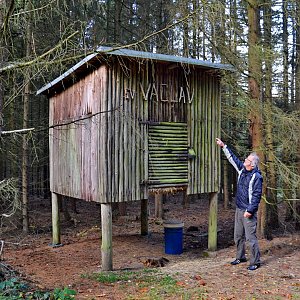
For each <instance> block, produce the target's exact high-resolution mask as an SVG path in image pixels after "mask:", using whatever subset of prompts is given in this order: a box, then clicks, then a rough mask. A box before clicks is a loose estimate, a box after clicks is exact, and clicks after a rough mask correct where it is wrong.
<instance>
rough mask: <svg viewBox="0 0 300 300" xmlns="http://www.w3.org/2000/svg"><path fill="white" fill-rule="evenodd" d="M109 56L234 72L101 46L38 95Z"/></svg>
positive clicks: (228, 68)
mask: <svg viewBox="0 0 300 300" xmlns="http://www.w3.org/2000/svg"><path fill="white" fill-rule="evenodd" d="M109 56H121V57H130V58H136V59H140V60H153V61H160V62H170V63H174V64H182V65H193V66H198V67H201V68H204V69H208V70H225V71H231V72H232V71H234V68H233V66H232V65H229V64H220V63H212V62H209V61H202V60H198V59H194V58H187V57H182V56H174V55H167V54H158V53H151V52H143V51H136V50H130V49H126V48H112V47H105V46H100V47H99V48H97V50H96V52H95V53H92V54H90V55H88V56H86V57H85V58H84V59H83V60H81V61H80V62H79V63H77V64H76V65H74V66H73V67H72V68H70V69H69V70H68V71H66V72H65V73H63V74H62V75H61V76H59V77H57V78H56V79H54V80H53V81H51V82H50V83H48V84H46V85H45V86H43V87H42V88H41V89H39V90H38V91H37V93H36V94H37V95H39V94H45V95H47V94H50V92H51V90H53V89H54V88H55V87H56V86H58V85H60V88H61V86H64V82H65V81H66V82H70V81H71V82H72V81H73V82H75V81H76V76H77V75H78V74H80V73H85V72H88V71H90V70H91V68H93V66H94V68H95V65H97V64H99V62H101V61H103V58H105V57H106V58H107V57H109Z"/></svg>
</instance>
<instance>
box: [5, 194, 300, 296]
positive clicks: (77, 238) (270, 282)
mask: <svg viewBox="0 0 300 300" xmlns="http://www.w3.org/2000/svg"><path fill="white" fill-rule="evenodd" d="M149 204H150V205H149V206H150V210H149V214H150V218H149V235H148V236H141V235H140V220H139V214H140V202H134V203H131V204H128V205H127V214H126V216H114V218H113V268H114V270H124V269H141V268H143V267H144V265H143V264H142V261H143V260H145V259H147V258H149V257H157V258H159V257H165V258H167V259H169V261H170V262H169V263H168V264H167V265H166V266H165V267H163V268H160V269H161V270H162V271H163V272H165V273H167V274H171V275H174V276H175V275H176V276H177V278H178V280H180V281H181V282H183V283H184V284H185V285H186V286H189V284H191V285H192V284H194V281H195V280H199V278H200V279H201V285H202V286H203V287H205V290H206V292H207V298H206V299H227V300H229V299H300V235H299V233H298V234H296V233H291V231H290V230H288V228H289V227H288V225H287V224H281V226H280V228H279V229H278V230H277V233H276V235H274V237H273V239H272V240H264V239H260V240H259V242H260V248H261V253H262V266H261V268H259V269H258V270H256V271H252V272H251V271H248V270H247V269H246V267H247V263H246V264H240V265H238V266H231V265H230V264H229V262H230V261H231V260H232V259H234V258H235V246H234V242H233V218H234V209H233V208H232V209H229V210H224V209H223V208H222V203H220V204H219V219H218V231H219V233H218V250H217V251H215V252H213V253H207V251H206V248H207V227H208V225H207V223H208V200H207V199H206V198H205V197H203V199H197V200H195V199H194V200H191V202H190V204H189V206H188V207H187V208H184V207H183V206H182V204H181V197H178V195H177V196H175V197H173V196H172V197H168V199H167V201H166V203H165V204H164V211H165V219H177V220H181V221H183V222H184V236H183V239H184V243H183V253H182V254H181V255H167V254H165V251H164V250H165V249H164V228H163V225H162V224H161V222H160V221H159V220H156V219H155V218H154V216H153V215H154V201H153V200H150V201H149ZM77 210H78V213H77V214H75V213H71V214H72V218H73V219H72V221H71V222H66V221H64V218H63V216H62V222H61V224H62V243H63V246H62V247H57V248H54V247H52V246H51V207H50V203H49V201H48V200H47V201H44V202H43V203H42V205H41V202H40V201H36V202H35V203H33V204H32V208H31V232H32V233H31V234H30V235H27V236H24V235H22V234H21V231H20V230H18V229H14V230H11V228H12V226H11V225H9V226H8V227H7V228H5V227H2V228H1V231H0V233H1V238H0V239H1V240H3V241H4V247H3V251H2V253H1V259H2V261H3V262H4V263H5V264H8V265H10V266H11V267H12V268H13V269H14V270H17V271H18V272H20V274H21V275H22V276H23V277H24V278H25V279H26V280H28V281H29V282H31V283H32V284H34V285H35V286H36V287H37V288H39V289H53V288H55V287H65V286H67V287H69V288H71V289H75V290H76V291H77V296H76V299H124V298H125V297H126V291H124V290H120V289H119V288H118V286H117V285H112V284H110V285H108V284H100V283H99V282H98V283H97V282H94V281H92V280H88V279H85V278H82V274H91V273H93V272H97V271H98V272H99V271H101V248H100V247H101V237H100V236H101V230H100V228H101V224H100V206H99V205H97V204H96V203H86V202H83V201H78V202H77ZM192 227H193V228H192ZM8 228H10V230H9V229H8ZM190 229H194V230H193V231H190ZM207 254H208V255H207ZM131 299H132V298H131ZM134 299H140V298H139V296H138V295H136V298H134Z"/></svg>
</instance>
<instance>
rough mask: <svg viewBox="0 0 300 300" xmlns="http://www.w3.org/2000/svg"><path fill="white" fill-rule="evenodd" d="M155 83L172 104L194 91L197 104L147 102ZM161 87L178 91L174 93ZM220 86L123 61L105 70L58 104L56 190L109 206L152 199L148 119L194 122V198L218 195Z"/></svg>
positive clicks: (195, 72)
mask: <svg viewBox="0 0 300 300" xmlns="http://www.w3.org/2000/svg"><path fill="white" fill-rule="evenodd" d="M150 83H153V84H157V86H158V88H157V92H158V93H159V95H163V97H166V99H171V100H176V99H177V100H178V97H179V94H180V89H181V87H185V88H186V87H188V88H189V92H190V94H191V95H192V94H193V99H192V101H191V103H189V102H188V99H186V102H185V103H184V101H181V102H180V103H178V102H173V103H171V102H166V101H165V102H163V101H157V99H145V98H144V97H145V93H143V92H142V89H143V90H144V92H145V91H147V89H148V87H149V84H150ZM161 84H162V85H164V84H165V85H167V86H169V87H170V88H168V89H166V93H168V94H165V95H164V91H161V90H160V88H162V87H161V86H160V85H161ZM219 85H220V84H219V80H218V79H217V78H216V77H215V76H213V75H211V73H205V72H204V71H201V70H199V69H193V68H192V69H191V70H184V69H183V68H182V67H177V68H170V69H167V68H166V65H165V64H159V63H156V64H155V63H153V62H149V61H148V62H146V61H145V62H137V61H134V60H133V61H130V60H129V59H122V60H121V59H120V60H119V61H118V60H117V58H115V61H112V62H111V63H110V65H102V66H101V67H100V68H99V69H97V70H95V71H94V72H93V73H91V74H89V75H87V76H85V77H84V78H82V79H81V80H80V81H79V82H77V83H75V84H73V85H72V86H71V87H69V88H68V89H66V90H65V91H64V92H62V93H60V94H58V95H57V96H54V97H52V98H51V99H50V125H54V126H57V127H54V128H53V129H51V130H50V164H51V168H50V169H51V172H50V182H51V191H53V192H56V193H59V194H63V195H67V196H72V197H75V198H80V199H85V200H91V201H97V202H101V203H105V202H120V201H134V200H140V199H145V198H148V187H147V185H145V184H143V183H144V182H148V179H149V178H148V159H149V157H148V125H147V122H148V121H152V122H163V121H166V122H182V123H187V126H188V142H189V145H190V146H191V147H192V148H193V149H194V150H195V152H196V158H195V159H193V160H190V161H189V164H188V166H189V169H188V171H189V176H188V179H189V182H188V193H189V194H197V193H206V192H214V191H217V190H218V186H219V178H218V176H219V175H218V174H219V172H218V167H219V156H218V152H217V148H216V146H215V137H217V136H218V135H219V131H220V87H219ZM185 92H186V90H185ZM191 95H190V96H191ZM148 96H149V95H148ZM153 100H154V101H153ZM62 124H65V125H63V126H61V125H62Z"/></svg>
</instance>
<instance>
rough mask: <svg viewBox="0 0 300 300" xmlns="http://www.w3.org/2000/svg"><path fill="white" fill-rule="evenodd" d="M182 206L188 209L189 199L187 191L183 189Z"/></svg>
mask: <svg viewBox="0 0 300 300" xmlns="http://www.w3.org/2000/svg"><path fill="white" fill-rule="evenodd" d="M182 197H183V198H182V206H183V208H188V207H189V197H188V194H187V189H185V190H184V191H183V192H182Z"/></svg>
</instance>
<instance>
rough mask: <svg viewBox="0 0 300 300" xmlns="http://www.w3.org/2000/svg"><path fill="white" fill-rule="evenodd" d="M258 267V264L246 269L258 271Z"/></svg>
mask: <svg viewBox="0 0 300 300" xmlns="http://www.w3.org/2000/svg"><path fill="white" fill-rule="evenodd" d="M259 267H260V264H255V265H251V266H249V267H248V268H247V269H248V270H249V271H255V270H256V269H258V268H259Z"/></svg>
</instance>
